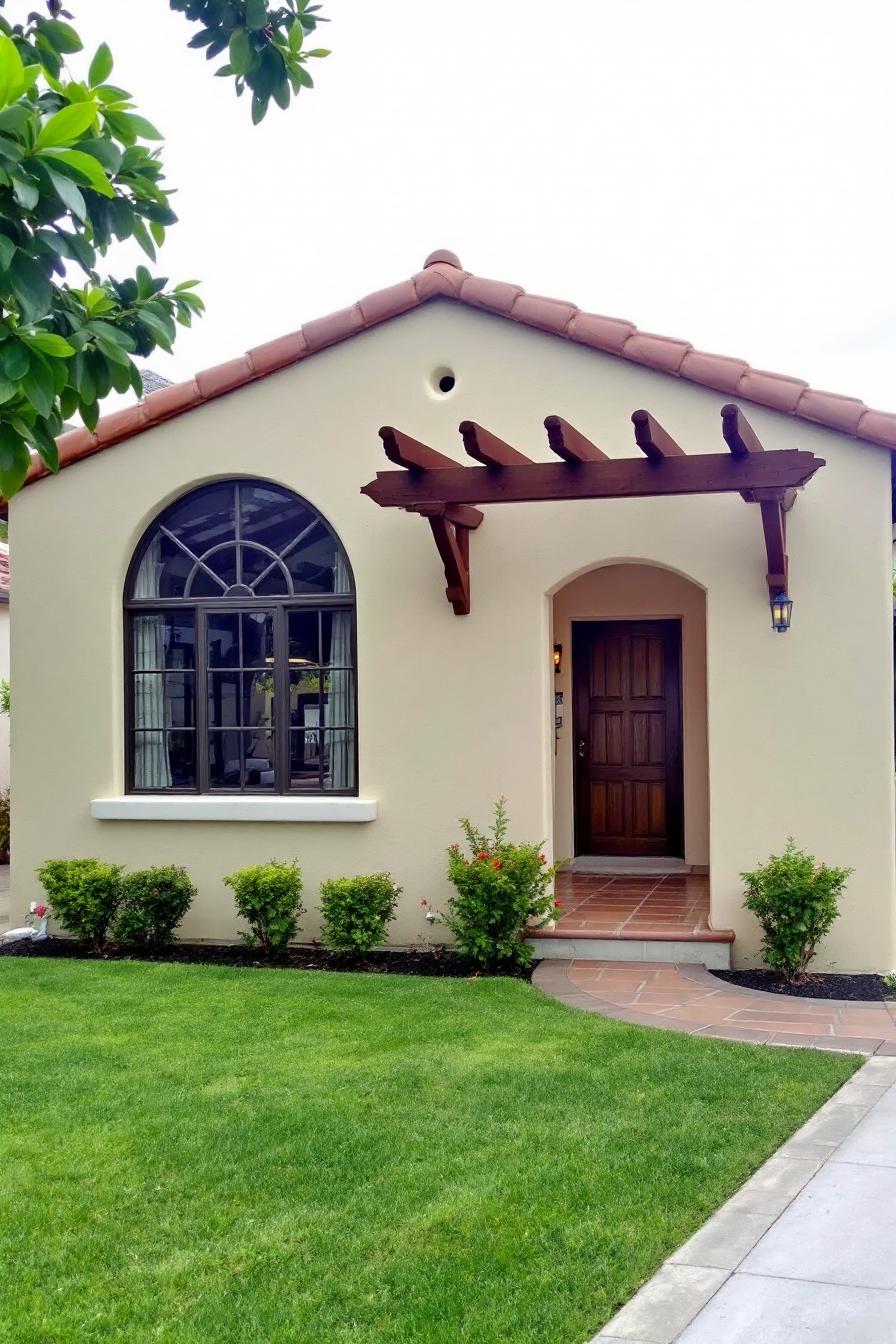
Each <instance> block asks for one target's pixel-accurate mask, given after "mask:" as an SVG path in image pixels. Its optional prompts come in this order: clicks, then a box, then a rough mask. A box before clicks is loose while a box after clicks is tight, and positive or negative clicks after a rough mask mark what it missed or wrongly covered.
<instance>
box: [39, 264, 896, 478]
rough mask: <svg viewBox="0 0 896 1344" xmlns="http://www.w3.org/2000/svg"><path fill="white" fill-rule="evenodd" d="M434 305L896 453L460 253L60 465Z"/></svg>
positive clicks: (792, 389)
mask: <svg viewBox="0 0 896 1344" xmlns="http://www.w3.org/2000/svg"><path fill="white" fill-rule="evenodd" d="M431 299H448V300H450V301H451V302H455V303H460V304H463V305H464V306H465V307H469V308H473V309H478V310H480V311H482V310H485V311H489V312H492V313H495V314H497V315H499V316H501V317H504V318H506V319H508V320H510V321H512V322H519V323H520V324H521V325H523V326H528V327H533V328H536V329H537V330H539V331H547V332H549V333H551V334H553V335H556V336H559V337H561V338H562V339H564V340H569V341H573V342H574V343H575V344H578V345H586V346H588V347H590V348H591V349H595V350H601V351H603V352H605V353H609V354H613V355H615V356H617V357H619V358H621V359H625V360H629V361H631V362H632V363H637V364H641V365H643V366H644V367H646V368H651V369H655V370H657V371H658V372H660V373H665V374H669V375H671V376H672V377H678V378H682V379H684V380H685V381H687V382H693V383H697V384H699V385H700V386H703V387H711V388H714V389H716V390H717V391H721V392H725V393H727V394H728V395H729V396H730V395H733V396H736V397H739V398H740V399H741V400H744V401H749V402H753V403H754V404H756V405H760V406H767V407H770V408H771V409H772V410H775V411H781V412H784V413H785V414H789V415H792V416H794V417H795V418H797V419H802V420H806V421H809V422H811V423H812V424H815V425H821V426H823V427H825V428H828V429H833V430H836V431H837V432H839V433H845V434H848V435H851V436H853V437H854V438H860V439H863V440H865V441H866V442H869V443H876V444H879V445H881V446H882V447H886V448H896V413H892V412H887V411H878V410H874V409H872V408H871V407H868V406H866V405H865V403H864V402H862V401H859V400H858V399H856V398H853V397H845V396H842V395H840V394H838V393H834V392H823V391H819V390H816V389H814V388H811V387H809V385H808V383H806V382H805V381H804V380H803V379H801V378H793V377H789V376H787V375H786V374H780V373H768V372H766V371H765V370H762V369H754V368H752V367H751V366H750V365H749V364H747V363H746V361H744V360H741V359H737V358H734V357H732V356H730V355H715V354H710V353H708V352H706V351H702V350H696V349H695V348H694V347H693V346H692V345H691V344H690V342H689V341H684V340H679V339H677V338H675V337H672V336H661V335H657V334H656V333H654V332H648V331H640V330H639V329H638V328H637V327H636V326H635V325H634V323H632V322H628V321H626V320H624V319H621V318H614V317H605V316H603V315H601V314H599V313H588V312H585V311H583V310H582V309H581V308H578V307H576V305H575V304H573V303H570V302H568V301H566V300H563V299H552V298H546V297H544V296H542V295H539V294H529V293H527V292H526V291H525V290H524V289H522V288H521V287H520V286H519V285H513V284H509V283H508V282H507V281H503V280H488V279H484V278H482V277H480V276H476V275H473V274H472V273H471V272H469V271H465V270H464V269H463V267H462V265H461V262H460V259H459V257H458V256H457V255H456V254H455V253H454V252H450V251H448V250H447V249H445V248H437V249H436V250H435V251H434V252H431V253H430V254H429V256H428V257H427V258H426V260H425V262H424V263H423V269H422V270H421V271H418V272H417V274H416V275H414V276H412V277H411V279H410V280H405V281H400V282H399V283H398V284H395V285H390V286H388V287H387V288H386V289H381V290H377V291H375V292H374V293H372V294H368V295H367V296H366V297H365V298H363V299H359V300H358V301H357V302H356V303H353V304H351V305H350V306H349V307H348V308H342V309H340V310H339V311H337V312H335V313H328V314H327V315H325V316H324V317H319V318H315V319H313V320H312V321H309V322H306V323H305V324H304V325H303V326H302V327H301V328H300V329H299V330H298V331H295V332H291V333H289V334H288V335H286V336H280V337H277V338H275V339H274V340H271V341H267V342H265V343H264V344H262V345H260V346H256V347H255V348H254V349H253V350H250V351H249V352H248V353H247V354H244V355H240V356H238V357H237V358H236V359H231V360H227V361H225V363H223V364H216V365H213V366H212V367H211V368H209V369H205V370H203V371H202V372H201V373H197V374H196V375H195V377H194V378H190V379H188V380H187V381H186V382H182V383H171V384H170V385H168V386H167V387H162V388H159V390H158V391H155V392H151V393H149V395H148V396H147V397H146V398H145V399H144V400H143V401H141V402H138V403H137V405H135V406H128V407H126V408H125V409H123V410H119V411H113V412H112V413H111V414H110V415H106V416H103V417H102V418H101V419H100V420H99V422H98V423H97V426H96V430H95V431H94V432H91V431H90V430H88V429H83V428H81V429H75V430H71V431H69V432H68V433H66V434H63V435H61V436H60V438H59V440H58V444H59V461H60V466H62V467H67V466H70V465H72V464H73V463H74V462H77V461H80V459H81V458H83V457H89V456H91V455H92V454H93V453H96V452H100V451H102V450H103V449H105V448H108V447H111V446H112V445H113V444H116V443H122V442H124V441H125V440H126V439H131V438H134V437H135V436H136V435H138V434H141V433H143V432H144V431H145V430H148V429H152V428H153V427H154V426H155V425H158V424H161V423H162V422H163V421H165V420H170V419H172V418H173V417H174V416H178V415H182V414H184V413H186V412H187V411H190V410H193V409H194V407H196V406H201V405H204V404H205V403H206V402H208V401H212V400H214V399H215V398H216V397H220V396H223V395H225V394H226V393H228V392H233V391H235V390H236V389H237V388H240V387H244V386H246V385H247V384H248V383H252V382H256V381H257V380H258V379H260V378H265V377H267V376H268V374H270V373H275V372H276V371H277V370H279V369H283V368H287V367H289V366H290V365H292V364H296V363H298V362H299V361H301V360H303V359H307V358H309V357H310V356H311V355H314V354H316V353H317V352H318V351H320V350H325V349H327V348H329V347H330V346H333V345H337V344H339V343H340V342H341V341H344V340H348V339H349V338H350V337H352V336H354V335H356V334H357V333H358V332H361V331H367V330H370V329H371V328H372V327H376V326H378V325H379V324H380V323H382V322H386V321H388V320H390V319H391V318H393V317H397V316H400V315H401V314H402V313H405V312H409V311H410V310H411V309H413V308H417V307H420V306H421V305H422V304H424V303H427V302H429V301H430V300H431ZM48 474H49V473H48V471H47V468H46V467H44V465H43V463H41V462H37V461H36V462H35V464H34V466H33V467H32V469H31V471H30V472H29V474H28V479H27V480H26V482H25V484H26V485H29V484H31V482H32V481H34V480H37V479H39V478H40V477H42V476H46V475H48Z"/></svg>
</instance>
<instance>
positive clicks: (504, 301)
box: [460, 275, 526, 317]
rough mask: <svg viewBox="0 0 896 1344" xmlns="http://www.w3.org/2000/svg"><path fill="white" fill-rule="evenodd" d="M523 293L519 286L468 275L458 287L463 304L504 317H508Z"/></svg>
mask: <svg viewBox="0 0 896 1344" xmlns="http://www.w3.org/2000/svg"><path fill="white" fill-rule="evenodd" d="M525 292H526V291H525V290H524V289H521V288H520V286H519V285H508V284H507V283H506V281H504V280H483V279H482V278H481V277H480V276H478V275H468V276H467V278H466V279H465V280H464V282H463V284H462V285H461V287H460V297H461V300H462V302H463V303H469V304H471V305H472V306H473V307H474V308H488V309H489V311H490V312H492V313H501V314H503V316H504V317H509V316H510V313H511V311H512V309H513V305H514V304H515V303H516V301H517V299H518V298H519V297H520V295H521V294H525Z"/></svg>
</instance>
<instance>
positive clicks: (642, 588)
mask: <svg viewBox="0 0 896 1344" xmlns="http://www.w3.org/2000/svg"><path fill="white" fill-rule="evenodd" d="M552 618H553V638H554V642H555V644H559V645H560V646H561V649H562V654H561V659H560V670H559V672H558V674H557V676H556V678H555V682H556V685H555V691H556V696H557V701H558V703H557V706H556V723H555V758H554V760H555V778H554V845H555V852H556V853H558V854H568V855H572V856H576V857H593V858H595V859H600V858H606V859H607V860H610V859H620V860H621V859H649V860H654V861H657V862H662V861H664V860H678V862H679V863H682V862H683V864H684V865H686V866H687V867H688V868H690V869H691V870H692V871H698V872H706V871H707V870H708V865H709V781H708V758H707V712H706V703H707V702H706V601H705V592H704V590H703V589H702V588H701V587H700V586H699V584H697V583H694V582H693V581H692V580H691V579H688V578H686V577H685V576H683V575H681V574H679V573H676V572H674V571H672V570H668V569H663V568H660V567H659V566H656V565H651V564H644V563H641V562H637V561H633V562H625V563H615V564H608V565H604V566H601V567H599V568H596V569H592V570H589V571H588V572H586V573H584V574H580V575H578V576H577V577H576V578H574V579H571V580H570V581H569V582H567V583H566V584H564V585H563V586H562V587H561V588H560V589H558V590H557V591H556V592H555V593H554V596H553V599H552Z"/></svg>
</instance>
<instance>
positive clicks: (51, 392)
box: [22, 355, 56, 415]
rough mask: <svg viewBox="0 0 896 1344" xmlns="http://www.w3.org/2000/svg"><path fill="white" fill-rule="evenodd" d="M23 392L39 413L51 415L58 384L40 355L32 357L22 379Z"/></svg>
mask: <svg viewBox="0 0 896 1344" xmlns="http://www.w3.org/2000/svg"><path fill="white" fill-rule="evenodd" d="M22 392H23V393H24V395H25V396H26V397H27V399H28V400H29V401H30V403H31V405H32V406H33V407H34V409H35V410H36V411H37V413H38V415H49V414H50V412H51V411H52V409H53V402H54V401H55V400H56V384H55V382H54V380H53V374H52V373H51V372H50V368H49V366H48V364H47V362H46V360H44V359H43V358H42V356H40V355H38V356H37V357H36V358H35V359H32V361H31V364H30V366H29V369H28V372H27V373H26V374H25V377H24V378H23V379H22Z"/></svg>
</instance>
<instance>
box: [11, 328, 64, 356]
mask: <svg viewBox="0 0 896 1344" xmlns="http://www.w3.org/2000/svg"><path fill="white" fill-rule="evenodd" d="M21 339H22V340H23V341H24V342H25V344H26V345H28V346H30V347H31V349H32V350H39V351H40V352H41V354H42V355H52V356H53V358H54V359H61V358H64V357H65V356H66V355H73V354H74V353H75V348H74V346H72V345H69V343H68V341H67V340H66V339H65V337H64V336H57V335H56V333H55V332H53V331H23V332H22V333H21Z"/></svg>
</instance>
